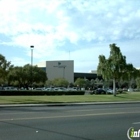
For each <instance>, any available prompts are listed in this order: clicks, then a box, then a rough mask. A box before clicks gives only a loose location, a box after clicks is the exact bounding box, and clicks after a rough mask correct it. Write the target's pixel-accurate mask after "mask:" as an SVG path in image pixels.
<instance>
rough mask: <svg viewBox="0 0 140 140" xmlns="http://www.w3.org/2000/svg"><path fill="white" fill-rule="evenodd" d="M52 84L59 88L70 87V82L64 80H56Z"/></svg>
mask: <svg viewBox="0 0 140 140" xmlns="http://www.w3.org/2000/svg"><path fill="white" fill-rule="evenodd" d="M52 84H53V85H54V86H57V87H68V85H69V82H68V81H67V80H66V79H64V78H56V79H54V80H53V81H52Z"/></svg>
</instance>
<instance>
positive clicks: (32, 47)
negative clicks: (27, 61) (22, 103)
mask: <svg viewBox="0 0 140 140" xmlns="http://www.w3.org/2000/svg"><path fill="white" fill-rule="evenodd" d="M30 48H31V88H33V72H32V71H33V70H32V67H33V49H34V46H30Z"/></svg>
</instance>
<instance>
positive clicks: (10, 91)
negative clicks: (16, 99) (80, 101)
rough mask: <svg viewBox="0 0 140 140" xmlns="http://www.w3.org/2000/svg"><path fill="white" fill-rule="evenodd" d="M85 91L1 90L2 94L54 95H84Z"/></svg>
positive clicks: (0, 93)
mask: <svg viewBox="0 0 140 140" xmlns="http://www.w3.org/2000/svg"><path fill="white" fill-rule="evenodd" d="M84 94H85V91H31V90H26V91H20V90H19V91H18V90H17V91H12V90H8V91H4V90H2V91H0V96H44V95H47V96H54V95H84Z"/></svg>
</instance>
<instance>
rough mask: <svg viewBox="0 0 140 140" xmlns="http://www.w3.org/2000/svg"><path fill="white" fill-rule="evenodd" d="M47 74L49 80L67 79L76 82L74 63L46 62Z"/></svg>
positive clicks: (68, 61)
mask: <svg viewBox="0 0 140 140" xmlns="http://www.w3.org/2000/svg"><path fill="white" fill-rule="evenodd" d="M46 73H47V77H48V79H49V80H53V79H55V78H65V79H66V80H68V82H70V83H71V82H72V83H73V82H74V61H73V60H65V61H64V60H60V61H46Z"/></svg>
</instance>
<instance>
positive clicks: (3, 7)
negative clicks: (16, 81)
mask: <svg viewBox="0 0 140 140" xmlns="http://www.w3.org/2000/svg"><path fill="white" fill-rule="evenodd" d="M112 43H116V44H117V46H118V47H120V49H121V52H122V54H123V55H125V56H126V59H127V63H132V64H133V65H134V67H136V68H137V67H140V55H139V53H140V0H114V1H113V0H0V50H1V52H0V53H1V54H2V55H4V56H5V57H6V59H7V60H8V61H11V63H12V64H14V65H15V66H23V65H25V64H28V63H30V60H31V50H30V46H31V45H34V50H33V63H34V64H36V63H38V62H42V61H47V60H69V59H70V60H74V71H75V72H88V71H90V70H96V69H97V66H98V62H99V60H98V56H99V55H102V54H103V55H105V56H106V57H107V58H108V56H109V52H110V49H109V44H112Z"/></svg>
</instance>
